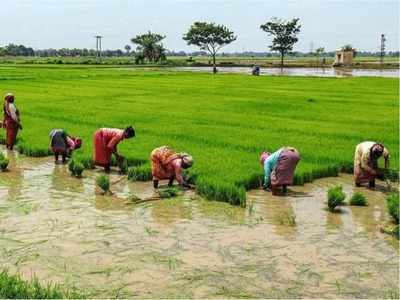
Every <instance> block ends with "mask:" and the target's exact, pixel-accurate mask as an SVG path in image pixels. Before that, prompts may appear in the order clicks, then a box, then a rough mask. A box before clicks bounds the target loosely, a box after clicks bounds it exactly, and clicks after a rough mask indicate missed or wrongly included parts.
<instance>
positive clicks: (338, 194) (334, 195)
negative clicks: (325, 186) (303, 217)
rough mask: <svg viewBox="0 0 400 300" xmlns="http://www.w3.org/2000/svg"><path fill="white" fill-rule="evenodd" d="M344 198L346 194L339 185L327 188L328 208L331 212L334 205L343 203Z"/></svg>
mask: <svg viewBox="0 0 400 300" xmlns="http://www.w3.org/2000/svg"><path fill="white" fill-rule="evenodd" d="M344 199H346V194H345V193H344V192H343V187H342V186H341V185H337V186H334V187H331V188H330V189H329V190H328V209H329V210H330V211H332V212H333V211H334V210H335V208H336V206H338V205H341V204H343V201H344Z"/></svg>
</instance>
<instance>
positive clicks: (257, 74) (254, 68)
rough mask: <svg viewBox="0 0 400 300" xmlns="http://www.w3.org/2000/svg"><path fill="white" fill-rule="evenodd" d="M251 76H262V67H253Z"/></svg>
mask: <svg viewBox="0 0 400 300" xmlns="http://www.w3.org/2000/svg"><path fill="white" fill-rule="evenodd" d="M251 74H253V75H254V76H260V67H259V66H253V69H252V70H251Z"/></svg>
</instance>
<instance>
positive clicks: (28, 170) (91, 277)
mask: <svg viewBox="0 0 400 300" xmlns="http://www.w3.org/2000/svg"><path fill="white" fill-rule="evenodd" d="M8 155H9V157H10V160H11V162H10V169H11V171H10V172H7V173H0V233H1V234H0V245H1V246H0V265H1V266H2V267H3V268H8V269H9V270H10V271H11V272H19V273H21V274H22V275H23V276H24V277H25V278H28V279H29V278H31V276H33V275H36V276H37V277H38V278H40V279H41V280H42V281H44V282H46V281H52V282H60V283H63V284H65V285H67V286H69V287H71V286H74V287H77V288H79V289H81V290H82V291H84V292H86V293H87V294H88V295H89V296H90V297H126V298H127V297H137V298H159V297H163V298H175V297H184V298H194V297H196V298H242V297H248V298H259V297H261V298H269V297H273V298H294V297H306V298H321V297H323V298H338V297H340V298H354V297H356V298H396V297H398V278H399V261H398V258H399V256H398V255H399V247H398V241H397V240H395V239H393V238H392V237H390V236H388V235H385V234H382V233H381V232H380V231H379V226H380V225H381V224H383V223H384V222H385V221H387V220H389V216H388V215H387V213H386V205H385V194H384V193H383V192H382V191H383V190H384V187H385V185H384V183H382V182H380V183H379V184H378V188H377V191H370V190H367V189H359V188H354V187H353V186H352V178H351V176H349V175H342V176H340V177H337V178H326V179H322V180H317V181H315V182H314V183H312V184H307V185H305V186H302V187H300V186H296V187H292V188H291V190H290V196H288V197H273V196H271V195H270V194H267V193H265V192H264V191H262V190H254V191H251V192H249V193H248V205H247V208H246V209H243V208H240V207H233V206H230V205H229V204H226V203H219V202H210V201H207V200H204V199H201V198H200V197H198V196H196V195H195V194H194V193H192V192H187V193H185V194H184V195H183V196H181V197H178V198H176V199H169V200H161V201H151V202H147V203H142V204H134V203H132V201H130V200H129V198H130V197H131V196H132V195H136V196H138V197H140V198H151V197H153V196H154V192H153V189H152V184H151V183H128V182H127V181H126V180H121V181H118V179H119V178H120V176H119V175H118V174H112V175H111V181H112V182H116V181H118V183H116V184H114V185H113V186H112V188H111V189H112V190H113V191H114V196H112V197H106V196H101V195H99V194H98V192H96V187H95V178H96V176H97V174H99V173H100V172H96V171H86V172H85V173H84V178H83V179H76V178H72V177H70V176H69V174H68V171H67V167H66V166H63V165H55V164H54V162H53V160H52V158H40V159H37V158H35V159H33V158H27V157H23V156H18V154H15V153H11V152H9V153H8ZM337 183H340V184H342V185H343V187H344V190H345V192H346V193H347V194H348V195H349V194H351V192H352V191H353V190H361V191H362V192H363V193H364V194H365V195H366V196H367V197H368V201H369V206H368V207H350V206H344V207H342V208H341V211H340V213H335V214H333V213H329V212H328V211H326V209H325V207H326V204H325V197H326V191H327V188H328V187H329V185H332V184H337Z"/></svg>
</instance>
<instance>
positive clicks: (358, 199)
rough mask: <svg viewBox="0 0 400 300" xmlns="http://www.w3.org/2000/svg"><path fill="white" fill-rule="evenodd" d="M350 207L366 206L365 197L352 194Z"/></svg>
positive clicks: (359, 194)
mask: <svg viewBox="0 0 400 300" xmlns="http://www.w3.org/2000/svg"><path fill="white" fill-rule="evenodd" d="M350 205H355V206H366V205H368V200H367V197H365V196H364V195H363V194H361V193H358V192H356V193H354V194H353V196H351V198H350Z"/></svg>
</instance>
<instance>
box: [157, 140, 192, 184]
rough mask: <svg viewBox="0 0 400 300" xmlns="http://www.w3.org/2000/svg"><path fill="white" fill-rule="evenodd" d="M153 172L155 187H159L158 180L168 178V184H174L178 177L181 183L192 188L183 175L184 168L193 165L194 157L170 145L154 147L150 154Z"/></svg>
mask: <svg viewBox="0 0 400 300" xmlns="http://www.w3.org/2000/svg"><path fill="white" fill-rule="evenodd" d="M150 160H151V173H152V175H153V185H154V188H155V189H157V188H158V182H159V180H162V179H168V180H169V182H168V185H169V186H172V184H173V182H174V180H175V179H176V180H177V181H178V183H179V185H181V186H183V187H186V188H190V187H191V186H190V184H188V183H187V182H186V181H185V179H184V178H183V176H182V170H183V169H188V168H190V167H191V166H192V165H193V157H192V156H191V155H189V154H187V153H176V152H175V151H174V150H172V149H171V148H169V147H168V146H162V147H159V148H156V149H154V150H153V151H152V152H151V155H150Z"/></svg>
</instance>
